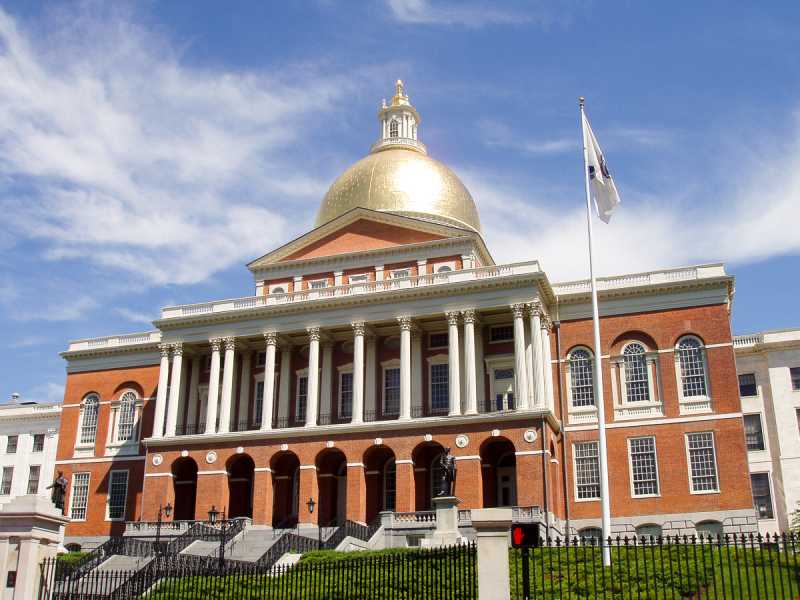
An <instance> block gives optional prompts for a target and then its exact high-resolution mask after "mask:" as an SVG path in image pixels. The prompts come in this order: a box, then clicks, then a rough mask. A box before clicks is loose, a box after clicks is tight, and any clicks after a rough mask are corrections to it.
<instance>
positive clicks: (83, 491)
mask: <svg viewBox="0 0 800 600" xmlns="http://www.w3.org/2000/svg"><path fill="white" fill-rule="evenodd" d="M88 501H89V473H75V474H74V475H73V476H72V498H71V499H70V510H69V516H70V518H72V520H74V521H85V520H86V505H87V503H88Z"/></svg>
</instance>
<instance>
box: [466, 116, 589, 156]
mask: <svg viewBox="0 0 800 600" xmlns="http://www.w3.org/2000/svg"><path fill="white" fill-rule="evenodd" d="M478 131H479V133H480V135H481V138H482V139H483V143H484V144H486V145H487V146H488V147H490V148H502V149H504V150H515V151H517V152H523V153H525V154H532V155H547V154H561V153H563V152H568V151H575V150H579V149H580V138H579V136H578V135H573V136H571V137H570V136H563V137H555V138H552V139H548V140H536V139H532V138H530V137H527V136H526V135H525V134H524V133H523V132H521V131H519V130H517V131H512V129H511V127H509V126H508V125H506V124H505V123H502V122H500V121H495V120H492V119H482V120H481V121H479V122H478Z"/></svg>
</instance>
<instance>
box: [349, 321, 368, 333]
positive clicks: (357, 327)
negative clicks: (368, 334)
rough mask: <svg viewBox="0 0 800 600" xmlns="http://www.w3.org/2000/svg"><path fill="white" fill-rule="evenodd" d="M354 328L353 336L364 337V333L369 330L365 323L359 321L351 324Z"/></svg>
mask: <svg viewBox="0 0 800 600" xmlns="http://www.w3.org/2000/svg"><path fill="white" fill-rule="evenodd" d="M350 325H351V326H352V327H353V335H357V336H363V335H364V332H365V331H366V329H367V326H366V325H365V324H364V321H357V322H355V323H350Z"/></svg>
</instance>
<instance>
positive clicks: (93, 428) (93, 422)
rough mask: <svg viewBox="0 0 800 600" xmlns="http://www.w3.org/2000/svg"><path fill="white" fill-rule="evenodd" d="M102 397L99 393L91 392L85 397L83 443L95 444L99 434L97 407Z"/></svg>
mask: <svg viewBox="0 0 800 600" xmlns="http://www.w3.org/2000/svg"><path fill="white" fill-rule="evenodd" d="M99 405H100V398H98V397H97V394H89V395H88V396H86V398H84V399H83V403H82V406H81V437H80V443H81V444H94V440H95V436H96V435H97V409H98V408H99Z"/></svg>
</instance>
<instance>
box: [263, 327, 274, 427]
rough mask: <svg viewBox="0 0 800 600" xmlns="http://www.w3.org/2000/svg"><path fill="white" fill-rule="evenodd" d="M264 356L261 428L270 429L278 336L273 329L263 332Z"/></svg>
mask: <svg viewBox="0 0 800 600" xmlns="http://www.w3.org/2000/svg"><path fill="white" fill-rule="evenodd" d="M264 342H265V344H266V357H265V359H264V395H263V396H262V397H261V430H262V431H266V430H269V429H272V399H273V398H274V397H275V345H276V344H277V343H278V336H277V335H276V334H275V332H274V331H270V332H267V333H265V334H264Z"/></svg>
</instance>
